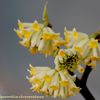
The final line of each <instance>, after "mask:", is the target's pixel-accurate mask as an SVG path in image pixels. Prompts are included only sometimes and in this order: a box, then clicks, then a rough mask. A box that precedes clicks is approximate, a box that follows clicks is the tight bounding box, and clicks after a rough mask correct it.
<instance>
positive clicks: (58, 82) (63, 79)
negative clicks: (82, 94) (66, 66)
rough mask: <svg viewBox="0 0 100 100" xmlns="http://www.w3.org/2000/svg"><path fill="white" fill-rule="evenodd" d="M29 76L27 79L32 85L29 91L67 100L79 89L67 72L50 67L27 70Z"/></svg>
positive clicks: (73, 78)
mask: <svg viewBox="0 0 100 100" xmlns="http://www.w3.org/2000/svg"><path fill="white" fill-rule="evenodd" d="M28 71H29V73H30V76H29V77H27V79H28V80H29V82H30V83H31V84H32V87H31V89H32V90H33V91H36V92H38V93H39V92H41V93H43V94H46V95H51V96H53V97H54V98H55V97H62V98H68V97H70V96H73V95H75V94H77V93H78V92H79V91H80V88H79V87H77V86H76V85H75V83H74V81H75V76H71V75H70V74H69V73H68V71H67V70H63V69H61V70H57V69H50V67H33V66H32V65H30V68H29V70H28Z"/></svg>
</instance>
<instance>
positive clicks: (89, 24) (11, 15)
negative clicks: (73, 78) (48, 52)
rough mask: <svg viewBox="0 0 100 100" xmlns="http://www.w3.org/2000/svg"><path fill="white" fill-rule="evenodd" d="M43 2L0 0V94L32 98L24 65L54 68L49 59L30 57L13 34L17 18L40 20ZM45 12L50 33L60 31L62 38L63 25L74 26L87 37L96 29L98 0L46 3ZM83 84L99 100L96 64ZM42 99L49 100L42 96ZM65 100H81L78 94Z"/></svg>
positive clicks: (99, 19) (99, 13)
mask: <svg viewBox="0 0 100 100" xmlns="http://www.w3.org/2000/svg"><path fill="white" fill-rule="evenodd" d="M44 2H45V1H44V0H0V95H35V94H36V93H32V91H31V90H30V89H29V88H30V85H29V83H28V82H27V80H26V75H28V73H27V68H28V64H30V63H31V64H32V65H34V66H51V67H52V68H54V63H53V58H52V57H49V58H45V57H44V55H40V54H38V55H34V56H33V55H31V54H30V53H29V52H28V51H27V49H25V48H24V47H22V46H20V45H19V43H18V41H19V38H18V37H17V35H16V34H15V32H14V31H13V28H16V27H17V20H18V19H20V20H21V21H24V22H33V21H34V20H35V19H37V20H39V21H40V20H41V17H42V11H43V6H44ZM48 11H49V19H50V22H51V23H52V24H53V28H54V30H55V31H56V32H61V35H62V36H63V29H64V27H65V26H66V27H67V28H68V29H72V28H73V27H76V29H77V30H78V31H81V32H85V33H88V34H89V33H93V32H95V31H97V30H98V29H100V0H48ZM87 85H88V87H89V89H90V90H91V92H92V94H93V95H94V96H95V98H96V100H100V66H99V64H98V65H97V67H96V70H94V71H93V72H92V73H91V74H90V77H89V79H88V83H87ZM37 95H38V96H40V94H37ZM7 100H8V99H7ZM33 100H35V99H33ZM45 100H53V98H51V97H49V98H47V97H45ZM57 100H58V99H57ZM59 100H60V99H59ZM69 100H84V99H83V98H82V96H81V95H80V94H78V95H77V96H75V97H71V98H70V99H69Z"/></svg>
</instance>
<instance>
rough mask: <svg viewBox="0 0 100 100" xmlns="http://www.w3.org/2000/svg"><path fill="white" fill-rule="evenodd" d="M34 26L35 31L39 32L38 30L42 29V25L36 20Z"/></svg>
mask: <svg viewBox="0 0 100 100" xmlns="http://www.w3.org/2000/svg"><path fill="white" fill-rule="evenodd" d="M32 27H33V30H34V31H35V32H37V31H39V30H40V28H41V27H40V25H39V23H38V22H37V21H36V20H35V21H34V23H33V24H32Z"/></svg>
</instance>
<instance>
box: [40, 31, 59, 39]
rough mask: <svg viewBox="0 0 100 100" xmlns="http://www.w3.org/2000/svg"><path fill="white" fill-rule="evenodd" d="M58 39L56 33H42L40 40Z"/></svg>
mask: <svg viewBox="0 0 100 100" xmlns="http://www.w3.org/2000/svg"><path fill="white" fill-rule="evenodd" d="M58 37H59V34H57V33H47V32H44V33H43V35H42V37H41V38H42V39H44V40H52V39H57V38H58Z"/></svg>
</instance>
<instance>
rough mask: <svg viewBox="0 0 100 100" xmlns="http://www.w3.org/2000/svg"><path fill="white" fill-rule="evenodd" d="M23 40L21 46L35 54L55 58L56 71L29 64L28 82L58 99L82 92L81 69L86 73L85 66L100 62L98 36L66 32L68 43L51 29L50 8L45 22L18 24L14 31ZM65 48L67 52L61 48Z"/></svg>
mask: <svg viewBox="0 0 100 100" xmlns="http://www.w3.org/2000/svg"><path fill="white" fill-rule="evenodd" d="M14 30H15V32H16V33H17V35H18V37H19V38H20V39H21V41H20V44H21V45H22V46H24V47H26V48H28V50H29V51H30V52H31V53H32V54H36V53H42V54H44V55H45V56H50V55H51V56H54V57H55V60H54V63H55V68H54V69H51V68H50V67H33V66H32V65H29V66H30V68H29V69H28V72H29V76H27V79H28V81H29V82H30V84H31V85H32V87H31V89H32V90H33V91H35V92H41V93H43V94H46V95H51V96H53V97H54V98H55V97H62V98H68V97H70V96H73V95H75V94H76V93H78V92H80V87H77V86H76V84H75V79H76V78H75V76H72V75H70V74H69V73H75V70H76V69H77V70H78V71H79V72H80V73H84V68H83V67H82V66H81V63H83V64H85V65H88V66H91V67H92V68H94V67H95V66H96V62H97V61H99V60H100V44H99V43H98V40H97V39H96V38H95V37H96V36H95V35H97V34H94V35H92V36H89V35H87V34H85V33H82V32H78V31H77V30H76V29H75V28H74V29H73V30H72V31H69V30H67V29H66V28H65V29H64V36H65V40H63V39H62V38H61V37H60V34H59V33H56V32H54V31H53V29H51V28H50V27H49V21H48V15H47V9H46V5H45V7H44V12H43V19H42V23H38V21H36V20H35V21H34V22H33V23H24V22H20V21H18V29H14ZM61 46H64V47H65V48H64V49H61Z"/></svg>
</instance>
